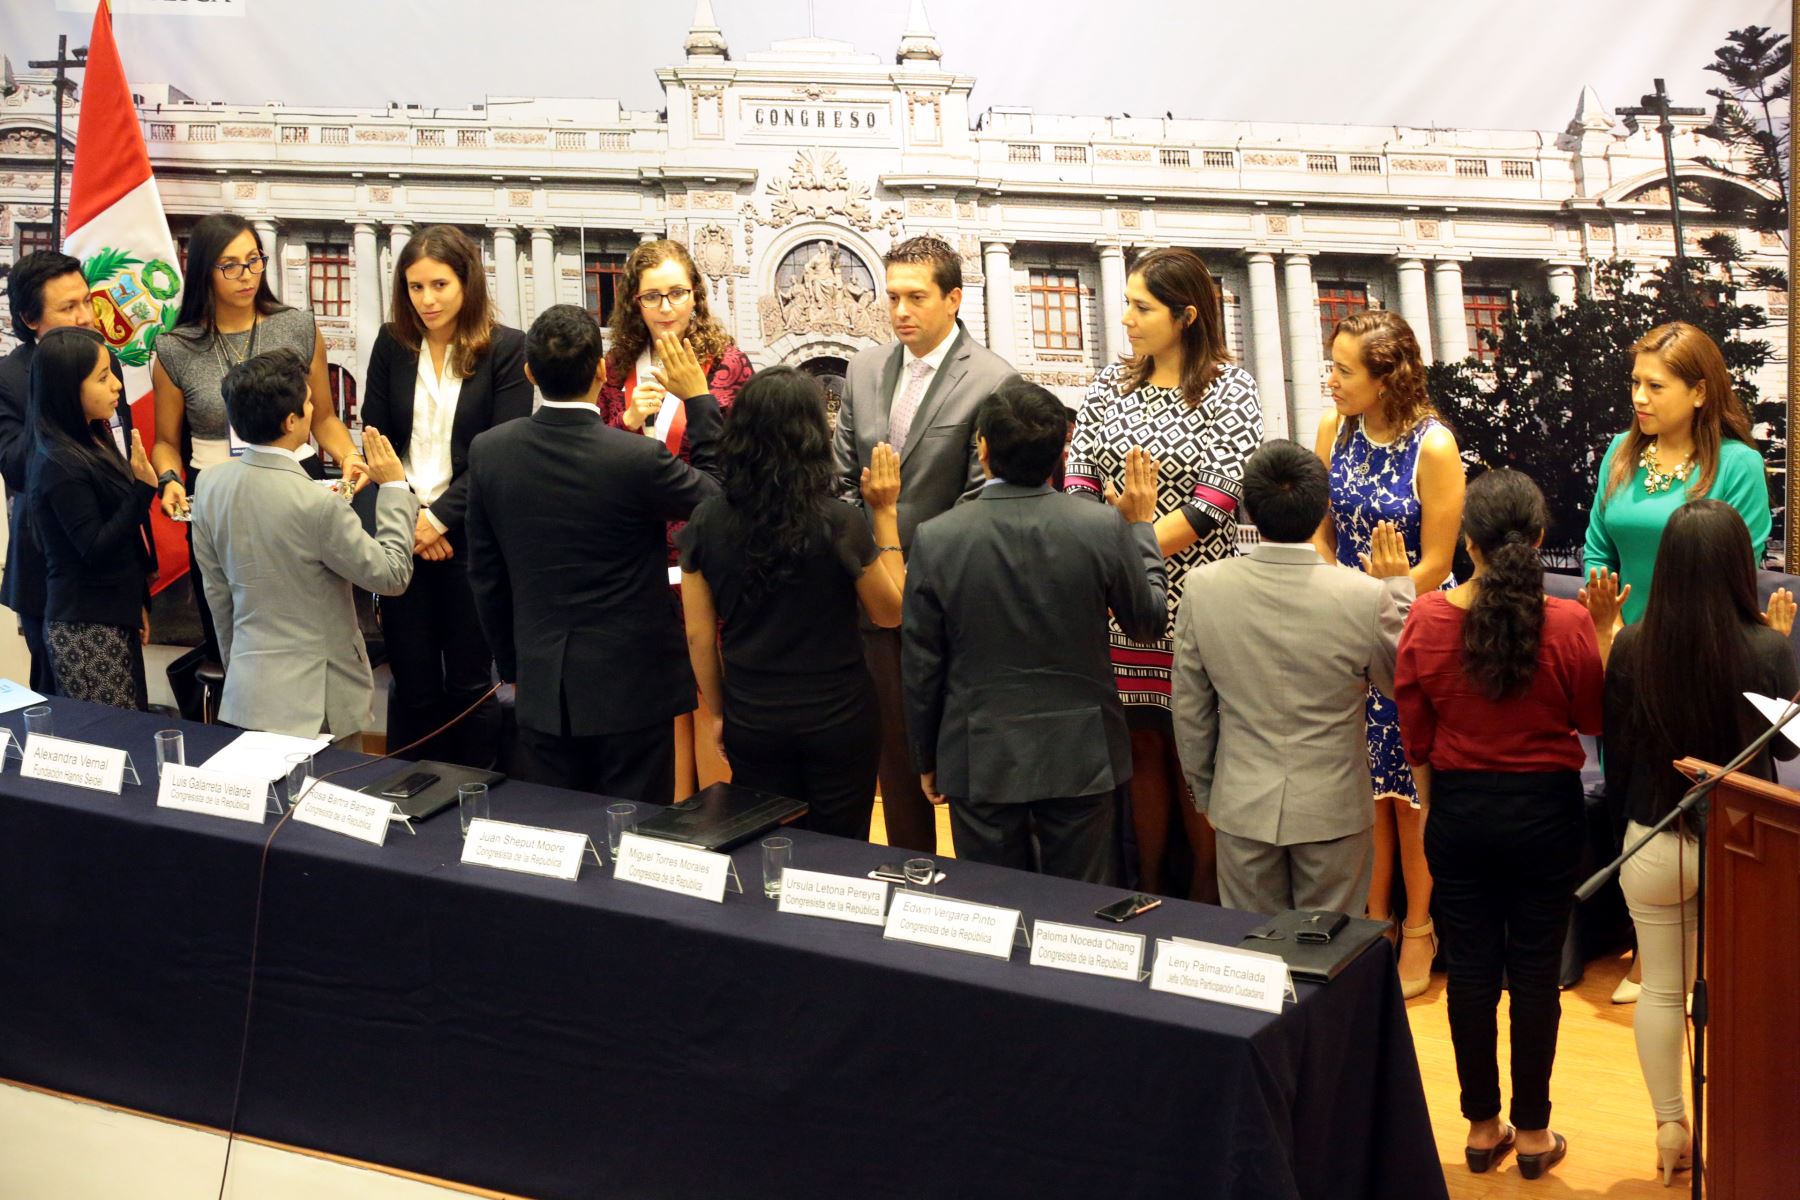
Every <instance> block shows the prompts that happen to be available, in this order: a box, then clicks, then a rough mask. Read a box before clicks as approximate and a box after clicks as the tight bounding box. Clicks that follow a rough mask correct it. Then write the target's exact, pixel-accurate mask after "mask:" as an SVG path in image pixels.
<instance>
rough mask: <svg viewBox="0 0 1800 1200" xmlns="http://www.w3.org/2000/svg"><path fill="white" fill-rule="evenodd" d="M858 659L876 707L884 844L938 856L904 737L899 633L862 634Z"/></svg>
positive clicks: (932, 821) (933, 819)
mask: <svg viewBox="0 0 1800 1200" xmlns="http://www.w3.org/2000/svg"><path fill="white" fill-rule="evenodd" d="M863 658H864V659H865V661H867V662H868V664H869V674H870V676H871V677H873V678H874V680H875V700H876V703H877V704H879V705H880V706H881V766H880V772H879V773H880V778H881V815H882V819H883V820H884V821H885V822H886V824H887V840H888V845H890V846H896V847H900V848H902V849H906V850H917V851H919V852H920V853H923V854H936V853H937V815H936V814H935V813H933V812H932V811H931V801H929V800H927V799H926V798H925V789H924V788H922V787H920V786H919V773H918V772H917V771H915V770H914V769H913V761H912V746H911V745H910V744H908V742H907V739H906V701H905V698H904V696H903V694H902V686H901V683H900V631H899V630H898V629H865V630H863Z"/></svg>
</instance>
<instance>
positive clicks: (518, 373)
mask: <svg viewBox="0 0 1800 1200" xmlns="http://www.w3.org/2000/svg"><path fill="white" fill-rule="evenodd" d="M367 379H368V386H367V387H366V388H365V389H364V390H363V399H362V423H363V424H364V425H373V426H375V428H377V429H379V430H381V432H382V434H383V435H384V436H385V437H386V438H387V439H388V440H389V441H391V442H392V443H394V453H396V454H398V455H399V456H400V457H401V458H405V457H406V453H407V450H408V448H409V447H411V445H412V432H413V400H414V398H415V396H416V395H417V391H418V382H419V351H417V350H408V349H407V348H406V347H405V346H403V345H401V344H400V340H399V339H398V338H396V337H395V336H394V335H393V334H392V333H390V332H388V328H387V326H385V325H384V326H382V327H381V332H380V333H379V334H377V335H376V337H375V348H374V350H372V351H370V353H369V369H368V372H367ZM531 398H532V387H531V381H530V380H529V379H527V378H525V335H524V334H523V333H520V332H519V331H518V330H517V329H512V328H509V327H507V326H505V325H496V326H494V339H493V341H492V342H491V343H490V344H489V346H488V350H487V353H486V354H483V355H482V356H481V357H480V358H478V359H476V360H475V369H474V371H472V372H471V373H470V374H469V377H468V378H466V379H464V380H463V381H462V391H461V392H460V393H459V394H458V395H457V398H456V417H455V419H454V420H453V422H452V423H451V426H450V486H449V487H447V488H445V489H444V494H443V495H441V496H439V497H438V498H437V499H436V500H434V501H432V502H431V514H432V515H433V516H435V517H436V518H437V519H438V520H440V521H442V522H443V523H444V526H445V528H446V529H447V530H448V532H447V533H446V534H445V536H446V537H448V538H449V539H450V542H451V545H452V546H454V547H455V548H456V549H458V550H460V549H461V548H462V544H463V531H462V524H463V510H464V509H465V508H466V507H467V505H468V493H469V484H468V480H467V477H466V472H467V470H468V467H469V445H470V443H472V442H473V441H474V440H475V435H476V434H478V433H482V432H484V431H486V430H489V429H492V428H493V427H494V426H496V425H499V424H501V423H503V422H506V421H511V420H513V419H514V418H516V417H529V416H530V415H531Z"/></svg>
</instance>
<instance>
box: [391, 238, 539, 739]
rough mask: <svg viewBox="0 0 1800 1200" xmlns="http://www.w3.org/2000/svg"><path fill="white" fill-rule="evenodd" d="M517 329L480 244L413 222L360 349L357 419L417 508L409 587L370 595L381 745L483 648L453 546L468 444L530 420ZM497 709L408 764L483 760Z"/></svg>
mask: <svg viewBox="0 0 1800 1200" xmlns="http://www.w3.org/2000/svg"><path fill="white" fill-rule="evenodd" d="M531 394H532V390H531V383H530V382H529V381H528V380H527V379H526V378H525V335H524V334H523V333H521V332H519V331H518V330H517V329H509V328H507V327H506V326H504V325H500V324H498V323H496V321H495V319H494V310H493V306H492V304H491V303H490V302H489V300H488V294H487V272H486V270H485V269H484V268H483V266H482V262H481V250H480V248H479V247H478V246H476V245H475V243H474V242H473V241H471V240H470V239H469V236H468V235H467V234H465V233H463V232H462V230H460V229H457V228H455V227H454V226H450V225H433V226H430V227H429V228H426V229H421V230H420V231H419V232H418V233H415V234H414V235H413V236H412V239H411V240H410V241H408V242H407V243H406V248H405V249H403V250H402V251H401V252H400V257H399V259H398V260H397V261H396V262H395V263H394V306H393V311H392V319H391V320H390V321H389V322H388V323H387V324H386V325H385V326H383V327H382V330H381V333H380V334H379V335H378V336H377V337H376V339H375V348H374V350H373V352H372V353H371V354H370V357H369V374H368V381H367V386H366V388H365V391H364V397H363V405H362V419H363V424H364V425H366V426H368V425H372V426H374V427H375V428H377V429H380V430H381V431H382V432H383V433H385V434H386V435H387V437H388V439H389V440H390V441H392V442H393V444H394V449H395V450H396V451H397V452H398V453H399V455H400V459H401V461H402V462H403V463H404V464H405V465H406V477H407V481H408V482H409V483H411V484H412V488H413V491H414V492H416V493H418V496H419V500H420V503H421V505H422V507H421V508H420V509H419V520H418V525H417V527H416V528H415V529H414V531H413V553H414V554H415V555H417V556H418V562H417V563H415V564H414V570H413V578H412V584H411V586H410V587H408V588H407V590H406V593H405V594H404V595H401V596H390V597H386V598H383V599H381V600H379V601H377V604H378V606H379V609H378V611H379V613H380V617H381V629H382V633H383V635H384V636H385V637H386V639H387V656H388V665H389V666H390V668H391V669H392V670H393V673H394V682H393V686H392V687H391V688H390V689H389V691H388V710H387V740H388V745H389V746H390V747H392V748H394V749H399V748H400V747H402V746H407V745H410V744H411V743H412V742H415V741H418V740H419V739H420V738H423V737H425V736H426V735H428V734H430V733H432V732H433V731H434V730H436V729H437V728H438V727H439V726H441V725H443V724H444V723H445V722H446V721H449V720H450V719H451V718H453V717H454V716H456V715H457V714H458V713H460V712H462V711H463V710H464V709H466V708H468V707H469V706H470V705H471V704H473V703H475V701H476V699H477V698H478V697H479V696H480V695H481V694H482V693H483V692H485V691H487V690H488V688H489V687H490V686H492V683H493V655H492V653H491V652H490V651H489V650H488V645H487V641H486V639H484V638H483V637H482V635H481V624H480V622H479V621H478V620H477V619H476V616H475V601H474V597H473V596H472V595H471V593H470V591H469V577H468V565H467V561H466V558H465V555H466V553H467V551H466V547H465V545H464V542H463V528H462V526H463V509H464V507H465V505H466V503H467V496H468V482H467V479H466V478H465V476H464V472H465V471H466V470H467V468H468V465H469V443H470V442H472V441H474V440H475V436H476V435H477V434H479V433H481V432H483V431H484V430H487V429H492V428H493V427H494V426H496V425H499V424H501V423H502V422H505V421H510V420H512V419H513V418H515V417H528V416H530V415H531ZM499 740H500V706H499V703H498V702H497V701H494V700H489V701H487V702H485V703H484V704H483V705H482V707H481V708H480V710H478V711H477V712H476V713H475V714H474V715H473V716H471V717H470V718H469V720H467V721H465V722H464V723H463V724H462V725H461V726H459V727H458V728H457V729H456V730H455V731H454V733H452V734H449V735H446V736H443V737H438V738H433V739H432V740H431V741H430V742H427V743H425V744H424V745H421V746H419V747H417V748H416V749H414V750H412V751H409V752H408V756H409V757H412V758H433V759H438V760H440V761H444V762H455V763H462V764H465V765H469V766H480V767H485V766H489V765H491V764H492V763H493V761H494V758H495V756H496V754H497V753H498V750H499Z"/></svg>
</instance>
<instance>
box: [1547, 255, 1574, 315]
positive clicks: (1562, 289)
mask: <svg viewBox="0 0 1800 1200" xmlns="http://www.w3.org/2000/svg"><path fill="white" fill-rule="evenodd" d="M1544 282H1545V283H1546V284H1548V285H1549V288H1550V299H1551V300H1553V301H1555V302H1556V307H1558V308H1567V307H1568V306H1569V305H1571V304H1574V303H1575V291H1576V288H1575V264H1573V263H1557V262H1553V263H1547V264H1545V266H1544Z"/></svg>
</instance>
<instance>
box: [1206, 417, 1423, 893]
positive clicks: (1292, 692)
mask: <svg viewBox="0 0 1800 1200" xmlns="http://www.w3.org/2000/svg"><path fill="white" fill-rule="evenodd" d="M1329 503H1330V483H1329V480H1328V479H1327V476H1326V473H1325V467H1324V464H1322V463H1320V462H1319V460H1318V458H1317V457H1316V456H1315V455H1313V453H1312V452H1311V451H1309V450H1307V449H1305V448H1304V447H1302V446H1299V445H1296V444H1295V443H1293V442H1287V441H1278V442H1269V443H1267V444H1266V445H1264V446H1263V447H1262V449H1260V450H1258V451H1257V452H1256V453H1255V454H1254V455H1252V456H1251V458H1250V461H1249V462H1248V463H1247V464H1245V467H1244V507H1245V509H1247V510H1248V512H1249V514H1250V519H1251V520H1252V521H1253V522H1254V523H1255V524H1256V529H1257V532H1258V533H1259V534H1260V535H1261V537H1262V541H1261V544H1260V545H1258V546H1256V547H1255V548H1254V549H1253V550H1252V551H1251V552H1250V555H1249V556H1248V557H1246V558H1227V559H1223V560H1221V561H1219V562H1216V563H1212V564H1209V565H1208V566H1204V567H1201V568H1199V569H1198V570H1196V571H1193V572H1191V573H1190V574H1189V575H1188V577H1187V584H1186V590H1185V592H1184V594H1183V596H1182V598H1181V613H1180V616H1179V617H1177V618H1176V622H1175V678H1174V693H1173V697H1172V703H1173V706H1174V710H1175V743H1176V749H1177V751H1178V752H1179V754H1180V757H1181V765H1182V768H1183V770H1184V771H1185V772H1186V774H1187V778H1188V783H1189V784H1190V785H1191V786H1192V787H1193V789H1194V804H1195V805H1196V806H1197V807H1198V808H1199V809H1200V811H1201V812H1204V813H1206V814H1207V816H1208V817H1209V818H1210V819H1211V821H1212V825H1213V828H1214V829H1215V830H1217V831H1218V865H1219V898H1220V900H1221V902H1222V903H1223V904H1224V905H1225V906H1226V907H1227V908H1240V909H1245V910H1248V911H1251V912H1263V913H1276V912H1281V911H1283V910H1284V909H1290V908H1298V909H1328V910H1331V911H1335V912H1347V913H1351V914H1353V915H1356V914H1360V913H1361V912H1362V910H1363V904H1364V902H1365V900H1366V899H1367V896H1368V891H1369V876H1370V872H1371V870H1372V867H1373V861H1374V860H1373V838H1372V834H1371V830H1372V828H1373V826H1374V824H1375V806H1374V792H1373V790H1372V789H1371V787H1370V785H1369V758H1368V744H1367V734H1366V732H1365V728H1364V725H1365V721H1366V719H1367V718H1366V716H1365V714H1364V705H1365V701H1366V697H1367V694H1368V688H1369V684H1370V683H1374V684H1375V685H1376V686H1378V687H1380V688H1382V689H1383V690H1384V691H1392V690H1393V684H1394V656H1395V652H1396V650H1397V649H1398V646H1399V642H1400V628H1401V626H1402V625H1404V624H1405V622H1406V614H1407V611H1408V609H1410V608H1411V607H1412V600H1413V585H1412V578H1411V576H1409V575H1408V574H1407V561H1406V550H1405V547H1404V545H1402V544H1401V541H1400V536H1399V534H1398V533H1397V532H1395V530H1394V529H1393V527H1392V526H1390V525H1387V524H1386V523H1383V525H1382V526H1381V527H1380V528H1378V529H1377V530H1376V533H1375V537H1374V538H1373V545H1372V549H1373V554H1372V555H1371V556H1369V557H1366V558H1365V559H1364V565H1365V567H1367V572H1366V573H1365V572H1363V571H1353V570H1349V569H1346V568H1344V567H1340V566H1338V565H1337V564H1335V563H1330V562H1326V561H1325V560H1324V559H1323V558H1321V557H1320V556H1319V553H1318V551H1317V550H1315V549H1313V547H1312V545H1311V542H1310V539H1311V537H1312V534H1313V531H1314V530H1316V529H1317V528H1318V527H1319V523H1320V522H1321V521H1322V520H1323V519H1324V517H1325V511H1326V508H1327V506H1328V505H1329ZM1371 560H1372V561H1371Z"/></svg>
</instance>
